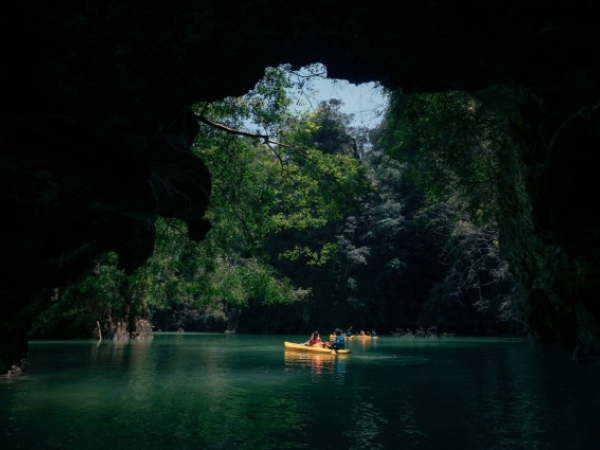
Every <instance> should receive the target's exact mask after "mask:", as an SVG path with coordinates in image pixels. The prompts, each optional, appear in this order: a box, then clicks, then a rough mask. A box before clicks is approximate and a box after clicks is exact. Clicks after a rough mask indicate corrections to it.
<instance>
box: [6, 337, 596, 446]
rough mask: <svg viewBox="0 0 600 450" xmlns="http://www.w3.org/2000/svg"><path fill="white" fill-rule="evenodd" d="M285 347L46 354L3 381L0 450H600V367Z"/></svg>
mask: <svg viewBox="0 0 600 450" xmlns="http://www.w3.org/2000/svg"><path fill="white" fill-rule="evenodd" d="M282 343H283V339H282V338H278V337H272V336H267V337H253V336H233V337H230V338H226V337H223V336H216V335H200V334H199V335H185V336H184V335H178V336H177V335H173V336H161V337H159V338H157V339H155V340H154V341H152V342H147V341H146V342H143V341H137V342H131V343H129V342H128V343H111V342H106V345H105V343H102V345H100V346H99V347H97V346H96V343H95V342H62V343H33V344H32V346H31V354H32V356H31V358H30V359H31V361H30V362H31V365H30V366H29V367H30V372H29V378H25V377H24V378H21V379H19V380H13V381H5V380H0V447H1V448H29V449H34V448H35V449H40V450H46V449H58V448H61V449H89V450H97V449H107V450H109V449H110V450H119V449H121V448H156V447H159V446H161V447H165V448H172V449H175V450H178V449H228V450H229V449H237V448H247V449H257V450H263V449H269V448H270V449H273V448H276V449H285V448H290V449H296V448H311V449H319V450H321V449H332V450H336V449H339V448H347V449H350V450H352V449H357V450H358V449H390V450H391V449H394V450H395V449H400V448H402V449H406V450H429V449H431V450H439V449H444V450H459V449H460V450H463V449H468V450H480V449H481V450H496V449H498V450H499V449H506V450H512V449H521V448H523V449H540V450H541V449H544V450H564V449H567V448H568V449H569V450H571V449H572V450H583V449H585V450H587V449H590V448H600V429H599V428H598V427H597V425H598V418H599V417H600V385H599V381H598V380H599V379H600V367H598V366H597V365H596V366H593V365H576V364H573V363H572V362H571V361H570V360H569V354H568V353H565V354H564V355H563V354H560V352H559V351H558V350H557V349H556V348H554V349H551V348H550V349H548V348H546V349H547V350H543V351H542V350H539V347H531V346H528V345H527V344H525V343H511V342H510V341H501V342H498V343H494V342H490V341H481V342H478V341H477V342H476V341H459V340H455V341H446V342H416V341H410V342H409V341H401V340H393V339H391V338H390V339H389V340H386V339H385V338H382V339H380V340H379V341H378V342H377V344H376V345H375V346H373V345H372V342H369V343H368V345H365V346H363V343H362V342H360V341H356V342H352V343H351V344H350V346H351V348H352V349H353V353H352V354H351V355H338V356H337V357H336V356H335V355H330V354H319V353H304V352H297V351H284V349H283V346H282Z"/></svg>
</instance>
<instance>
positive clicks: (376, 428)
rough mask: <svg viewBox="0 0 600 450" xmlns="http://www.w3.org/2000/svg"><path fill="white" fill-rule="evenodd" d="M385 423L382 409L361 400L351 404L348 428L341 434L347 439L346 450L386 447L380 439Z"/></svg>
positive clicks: (374, 449)
mask: <svg viewBox="0 0 600 450" xmlns="http://www.w3.org/2000/svg"><path fill="white" fill-rule="evenodd" d="M387 423H388V420H387V419H385V417H384V416H383V413H382V411H381V410H380V409H379V408H377V407H376V406H375V405H373V404H372V403H370V402H367V401H362V402H359V403H355V404H353V405H352V414H351V415H350V423H349V426H348V429H347V431H345V432H344V433H343V434H342V436H343V437H344V438H346V439H347V440H348V446H347V448H348V450H363V449H366V448H368V449H370V450H378V449H383V448H387V446H386V445H384V442H383V440H382V433H383V429H384V428H385V426H386V425H387Z"/></svg>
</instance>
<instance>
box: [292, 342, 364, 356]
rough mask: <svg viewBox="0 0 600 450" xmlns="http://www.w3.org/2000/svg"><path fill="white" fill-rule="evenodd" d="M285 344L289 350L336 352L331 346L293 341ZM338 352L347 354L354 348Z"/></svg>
mask: <svg viewBox="0 0 600 450" xmlns="http://www.w3.org/2000/svg"><path fill="white" fill-rule="evenodd" d="M283 345H284V346H285V348H286V349H288V350H301V351H304V352H314V353H331V354H333V355H335V354H336V352H335V350H331V349H330V348H323V347H308V346H306V345H303V344H294V343H293V342H284V343H283ZM337 353H338V354H340V355H347V354H349V353H352V350H348V349H343V350H338V351H337Z"/></svg>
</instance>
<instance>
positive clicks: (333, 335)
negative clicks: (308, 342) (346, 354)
mask: <svg viewBox="0 0 600 450" xmlns="http://www.w3.org/2000/svg"><path fill="white" fill-rule="evenodd" d="M344 339H345V340H347V341H350V340H354V339H379V336H368V335H366V334H365V335H360V334H353V335H352V336H344ZM329 340H330V341H335V334H330V335H329Z"/></svg>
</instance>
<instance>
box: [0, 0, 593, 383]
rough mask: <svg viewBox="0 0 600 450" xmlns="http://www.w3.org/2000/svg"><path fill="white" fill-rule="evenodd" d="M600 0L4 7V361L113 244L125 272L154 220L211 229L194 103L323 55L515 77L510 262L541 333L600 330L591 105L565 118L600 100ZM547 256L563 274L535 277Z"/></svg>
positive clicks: (426, 75) (379, 74) (149, 242)
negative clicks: (517, 180) (515, 187)
mask: <svg viewBox="0 0 600 450" xmlns="http://www.w3.org/2000/svg"><path fill="white" fill-rule="evenodd" d="M596 9H597V8H596V6H595V3H594V2H591V1H582V2H577V3H573V4H569V5H556V6H549V5H547V4H546V3H545V2H539V1H534V0H529V1H497V2H476V1H462V2H451V3H450V2H436V1H397V2H388V1H371V2H359V1H350V0H349V1H345V2H339V1H320V2H316V1H311V0H308V1H302V2H300V1H286V2H285V3H284V4H283V3H282V2H276V1H272V0H256V1H248V0H246V1H242V0H240V1H220V2H215V1H202V0H196V1H194V0H188V1H172V2H164V1H158V0H148V1H144V2H118V1H111V0H104V1H100V0H97V1H86V2H46V1H39V0H37V1H36V0H30V1H27V0H24V1H22V2H18V3H16V2H15V3H13V4H11V5H10V6H9V7H8V8H7V9H6V13H5V14H4V24H3V25H4V26H3V29H4V30H6V31H7V35H8V36H10V42H9V46H8V47H9V48H8V52H7V56H6V59H5V61H4V63H3V65H2V67H1V68H0V81H1V83H0V86H1V89H2V90H3V95H2V98H3V108H2V112H1V114H2V118H1V119H2V120H1V121H0V146H1V148H0V199H1V200H0V201H1V203H2V210H3V216H4V217H5V220H4V230H5V233H4V234H3V237H4V239H3V243H2V247H1V250H0V270H1V273H2V274H3V275H2V276H3V279H2V280H3V289H2V293H1V294H0V297H1V298H0V317H1V322H0V360H2V361H3V362H4V365H6V364H8V363H10V362H12V361H14V360H15V358H16V359H18V358H19V357H21V356H23V355H24V354H25V352H26V344H24V332H23V330H27V328H28V326H29V322H30V320H31V316H34V315H35V314H36V312H39V311H40V310H41V309H43V308H44V307H45V305H47V304H48V303H49V301H50V300H48V299H49V298H50V296H51V294H49V293H48V292H52V289H53V288H55V287H62V286H65V285H67V284H69V283H71V282H73V281H76V280H77V279H80V278H81V277H82V276H85V274H86V273H87V272H88V271H89V269H90V268H91V267H92V266H93V262H94V261H95V258H96V257H97V256H98V254H100V253H102V252H104V251H108V250H114V251H116V252H117V253H118V254H119V261H120V264H121V265H122V267H125V268H127V269H128V270H130V271H131V270H134V269H135V268H136V267H138V266H139V265H140V264H143V262H144V261H145V260H146V259H147V257H148V256H149V255H150V254H151V252H152V248H153V242H154V220H155V218H156V217H157V216H158V215H165V216H170V217H177V218H181V219H184V220H186V221H188V224H189V225H190V230H191V237H192V238H194V239H201V238H202V237H203V235H204V234H205V233H206V232H207V230H208V228H209V225H208V224H207V223H206V222H204V220H203V218H202V217H203V214H204V211H205V209H206V207H207V204H208V198H209V193H210V175H209V174H208V172H207V170H206V168H205V167H204V165H203V164H202V162H201V161H199V160H197V159H196V158H195V157H194V156H193V155H192V154H191V152H190V151H189V148H188V147H189V144H190V142H191V140H192V139H193V136H194V135H195V134H196V133H197V131H198V128H197V124H196V122H195V120H194V118H193V116H192V115H191V113H190V112H189V110H188V109H187V108H189V106H190V105H191V104H192V103H193V102H197V101H211V100H216V99H220V98H223V97H225V96H227V95H240V94H242V93H244V92H246V91H247V90H249V89H250V88H252V86H253V85H254V83H255V82H256V80H257V79H258V78H259V77H260V76H262V74H263V72H264V67H265V66H267V65H276V64H278V63H282V62H292V63H293V64H295V65H296V66H299V65H302V64H306V63H311V62H316V61H320V62H323V63H325V64H326V65H327V66H328V68H329V72H330V76H332V77H339V78H347V79H349V80H351V81H353V82H362V81H369V80H380V81H381V82H383V83H384V84H385V85H386V86H388V87H390V88H393V89H395V88H399V87H401V88H403V89H404V90H407V91H439V90H446V89H465V90H470V91H474V90H478V89H483V88H485V87H487V86H491V85H500V84H502V85H507V86H511V87H517V88H519V89H523V90H524V91H526V92H527V94H526V95H525V97H524V100H523V101H522V102H521V103H520V104H519V105H518V107H517V110H518V115H519V116H520V119H519V120H522V121H524V124H525V125H523V126H520V128H519V127H517V126H515V130H517V131H516V133H517V134H518V136H515V137H514V142H515V145H516V147H515V148H516V150H514V151H515V153H514V158H516V159H515V162H514V164H518V169H519V171H518V173H521V172H522V177H521V181H522V192H521V194H522V195H521V194H519V195H520V197H518V201H517V202H516V203H515V202H512V201H509V200H507V201H506V208H507V209H506V210H505V212H506V217H507V219H506V227H505V233H504V234H505V236H514V237H515V238H514V239H512V238H511V239H512V240H511V239H508V242H510V244H511V245H510V247H511V248H512V250H511V255H512V257H511V260H512V261H513V264H514V265H515V267H517V269H518V270H519V272H520V276H521V277H522V280H523V283H522V284H523V289H524V292H525V295H524V298H526V300H524V305H525V306H526V307H527V308H530V314H531V319H532V325H533V326H534V328H536V327H537V328H536V329H539V330H545V329H546V328H548V327H549V329H551V330H555V331H556V330H558V329H560V328H562V327H563V326H564V328H565V330H567V331H565V333H564V334H565V335H567V336H571V337H572V336H573V333H575V335H577V334H578V333H580V329H581V327H580V328H578V326H577V323H578V321H577V319H576V317H579V316H582V317H585V320H584V319H581V320H579V323H582V324H583V323H584V322H585V323H586V324H587V325H586V327H587V328H586V329H588V330H596V331H589V332H586V333H585V339H587V340H588V341H589V340H590V336H591V337H592V338H593V337H594V336H595V338H594V339H596V341H597V340H598V332H597V326H595V325H594V323H595V322H594V321H596V322H597V321H598V320H599V317H600V315H599V312H598V306H597V305H598V302H597V301H596V300H595V298H594V295H593V292H594V289H595V288H596V287H595V284H594V282H593V280H594V279H595V278H597V277H595V275H596V272H597V268H598V263H599V261H598V256H597V255H598V253H597V249H598V245H597V244H598V242H597V226H596V225H595V223H594V222H593V220H591V219H590V218H591V217H592V216H591V212H593V211H595V209H594V208H596V209H597V206H595V205H592V203H593V202H589V205H588V206H589V208H584V209H581V210H575V211H573V209H574V206H573V205H574V202H573V200H574V199H576V198H581V197H579V196H580V195H585V194H586V193H587V194H589V193H591V192H595V191H594V189H593V188H594V186H595V183H593V181H592V180H593V178H592V177H593V175H594V174H593V173H592V172H593V170H592V169H591V168H590V167H591V165H589V160H590V159H591V158H592V155H593V149H594V148H595V146H596V144H597V122H594V121H595V120H597V116H589V118H588V119H586V120H587V122H585V121H583V119H581V117H580V116H578V115H577V114H576V113H577V111H580V110H581V109H582V108H588V110H590V111H591V110H593V108H594V107H596V108H597V104H598V101H599V100H600V87H599V86H598V79H599V77H598V75H599V61H598V58H597V55H598V54H599V52H598V51H599V50H600V48H599V47H600V45H599V43H600V38H599V31H598V27H597V26H596V24H595V22H596V18H597V17H598V16H597V14H596V13H597V11H596ZM594 105H596V106H594ZM574 114H575V116H574V119H573V120H565V119H566V118H568V117H570V116H572V115H574ZM584 122H585V123H584ZM540 130H541V132H540ZM557 130H560V133H558V135H557V136H558V137H557V138H556V139H555V140H554V141H552V142H554V144H553V145H551V146H548V145H547V142H546V141H547V140H548V139H550V138H552V136H553V135H554V132H555V131H557ZM582 130H583V134H582ZM594 130H595V131H594ZM573 139H576V142H577V145H573ZM514 173H517V172H514ZM168 186H172V187H174V188H176V189H169V188H168ZM507 192H508V190H507ZM178 193H179V194H178ZM509 197H510V196H509ZM509 197H507V198H509ZM515 198H517V197H515ZM188 200H189V201H188ZM520 202H525V203H523V204H521V203H520ZM510 205H513V206H512V207H511V206H510ZM513 207H514V208H513ZM511 217H512V219H511ZM524 224H525V225H524ZM516 236H520V237H519V238H518V239H517V238H516ZM531 236H533V237H534V238H535V239H533V241H535V242H537V243H535V245H534V244H531V242H533V241H532V239H529V237H531ZM557 249H560V250H557ZM553 252H554V253H553ZM557 254H560V255H564V256H561V257H560V261H561V262H560V263H552V262H551V261H555V259H556V256H550V257H549V256H548V255H557ZM553 258H554V259H553ZM556 261H558V260H556ZM545 264H554V266H553V267H559V266H560V267H561V269H560V270H558V269H557V270H556V271H555V273H554V275H552V276H551V277H547V276H545V275H544V276H542V274H545V273H546V272H547V269H546V268H544V265H545ZM561 264H562V265H561ZM581 274H583V275H581ZM544 277H545V278H544ZM565 277H566V279H565ZM541 280H546V281H545V284H544V283H542V282H541ZM567 280H568V281H567ZM573 293H575V296H574V297H573ZM554 298H559V299H561V300H558V303H557V301H556V300H552V299H554ZM567 298H568V300H567ZM557 304H559V305H560V307H558V310H557V311H555V309H556V308H557V306H556V305H557ZM541 311H545V312H544V313H542V312H541ZM564 311H567V313H564ZM582 311H583V312H582ZM563 313H564V314H563ZM537 316H547V317H550V316H552V317H555V316H556V318H555V319H554V318H553V319H552V320H549V319H548V320H547V317H546V318H545V319H543V320H542V319H539V320H538V319H536V317H537ZM557 321H558V322H559V323H558V324H557ZM565 323H567V325H564V324H565ZM571 323H575V325H570V324H571ZM536 324H539V325H536ZM573 330H575V331H573ZM594 333H596V334H595V335H594ZM538 334H544V335H548V336H550V335H552V334H553V333H552V332H542V331H539V332H538ZM594 339H592V340H591V341H593V340H594ZM579 340H580V342H581V340H582V338H581V337H579ZM15 349H16V350H15ZM3 370H4V369H3V368H2V367H0V371H3Z"/></svg>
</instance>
